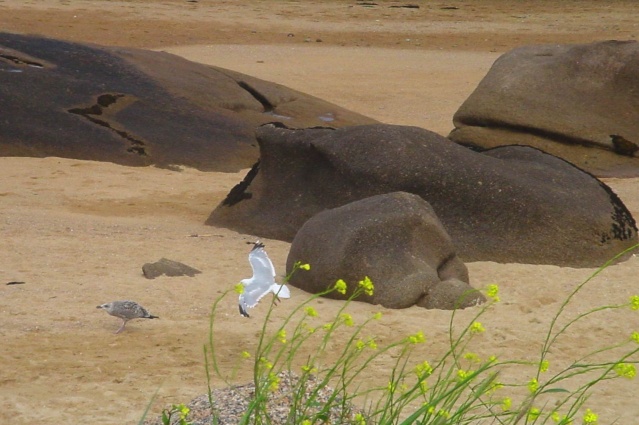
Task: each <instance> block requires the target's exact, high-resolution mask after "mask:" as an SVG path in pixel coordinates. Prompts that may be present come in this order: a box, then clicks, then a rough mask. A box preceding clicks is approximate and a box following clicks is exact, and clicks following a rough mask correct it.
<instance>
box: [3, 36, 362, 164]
mask: <svg viewBox="0 0 639 425" xmlns="http://www.w3.org/2000/svg"><path fill="white" fill-rule="evenodd" d="M0 111H2V125H0V155H1V156H28V157H47V156H58V157H64V158H73V159H84V160H95V161H108V162H114V163H117V164H122V165H129V166H144V165H156V166H160V167H171V166H180V165H184V166H188V167H193V168H197V169H200V170H203V171H223V172H237V171H239V170H241V169H243V168H248V167H250V166H251V165H252V164H253V163H254V162H255V161H256V160H257V158H258V157H259V152H258V148H257V143H256V141H255V128H256V127H257V126H259V125H261V124H264V123H267V122H272V121H282V122H287V123H289V124H290V125H292V126H296V127H313V126H318V125H330V126H333V127H340V126H344V125H353V124H364V123H372V122H375V121H374V120H373V119H371V118H366V117H364V116H362V115H359V114H356V113H354V112H350V111H348V110H346V109H343V108H340V107H338V106H336V105H333V104H330V103H328V102H325V101H323V100H321V99H318V98H316V97H313V96H310V95H307V94H304V93H300V92H298V91H295V90H292V89H289V88H287V87H284V86H282V85H279V84H275V83H270V82H267V81H263V80H260V79H257V78H253V77H250V76H248V75H244V74H240V73H238V72H234V71H230V70H225V69H222V68H218V67H214V66H208V65H203V64H199V63H195V62H191V61H188V60H186V59H183V58H181V57H179V56H175V55H171V54H168V53H164V52H155V51H148V50H141V49H132V48H116V47H101V46H96V45H88V44H81V43H71V42H66V41H61V40H55V39H50V38H44V37H38V36H25V35H18V34H9V33H0Z"/></svg>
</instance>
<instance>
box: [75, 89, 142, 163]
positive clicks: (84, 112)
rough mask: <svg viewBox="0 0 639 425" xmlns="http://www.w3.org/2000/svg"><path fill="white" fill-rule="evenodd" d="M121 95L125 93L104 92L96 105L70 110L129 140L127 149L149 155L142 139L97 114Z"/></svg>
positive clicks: (100, 113)
mask: <svg viewBox="0 0 639 425" xmlns="http://www.w3.org/2000/svg"><path fill="white" fill-rule="evenodd" d="M121 97H124V95H123V94H103V95H100V96H98V98H97V101H96V104H94V105H91V106H89V107H87V108H71V109H69V110H68V111H69V112H70V113H72V114H76V115H80V116H82V117H84V118H86V119H88V120H89V121H91V122H92V123H94V124H97V125H100V126H102V127H106V128H108V129H109V130H111V131H113V132H114V133H116V134H117V135H118V136H120V137H122V138H123V139H125V140H127V141H128V142H129V143H130V145H131V146H130V147H129V148H128V149H127V150H126V151H127V152H130V153H133V154H137V155H140V156H148V153H147V152H146V148H145V143H144V142H143V141H142V140H140V139H138V138H136V137H134V136H132V135H130V134H129V133H128V132H126V131H124V130H119V129H117V128H115V127H114V126H113V125H111V123H109V122H108V121H106V120H104V119H98V118H96V116H100V115H102V114H103V112H104V109H105V108H108V107H109V106H111V105H113V104H115V103H116V102H117V100H118V99H119V98H121Z"/></svg>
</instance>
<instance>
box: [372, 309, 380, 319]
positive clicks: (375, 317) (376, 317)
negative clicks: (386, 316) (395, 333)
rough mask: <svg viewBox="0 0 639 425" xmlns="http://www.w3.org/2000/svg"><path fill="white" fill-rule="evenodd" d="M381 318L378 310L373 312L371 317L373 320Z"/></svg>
mask: <svg viewBox="0 0 639 425" xmlns="http://www.w3.org/2000/svg"><path fill="white" fill-rule="evenodd" d="M381 318H382V313H380V312H379V311H378V312H377V313H375V314H373V319H375V320H379V319H381Z"/></svg>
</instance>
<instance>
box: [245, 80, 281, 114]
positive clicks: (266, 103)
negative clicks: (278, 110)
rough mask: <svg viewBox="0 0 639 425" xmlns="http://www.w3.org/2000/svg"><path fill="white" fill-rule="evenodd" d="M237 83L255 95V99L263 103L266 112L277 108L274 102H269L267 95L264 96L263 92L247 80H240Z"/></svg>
mask: <svg viewBox="0 0 639 425" xmlns="http://www.w3.org/2000/svg"><path fill="white" fill-rule="evenodd" d="M237 84H238V85H239V86H240V87H242V88H243V89H244V90H246V91H247V92H249V94H250V95H251V96H253V97H254V98H255V100H257V101H258V102H260V103H261V104H262V107H263V108H264V112H273V110H274V109H275V106H273V104H271V102H269V100H268V99H267V98H266V96H264V95H263V94H262V93H260V92H259V91H257V90H256V89H255V87H252V86H251V85H250V84H248V83H247V82H246V81H238V82H237Z"/></svg>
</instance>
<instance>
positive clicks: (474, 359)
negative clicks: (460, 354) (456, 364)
mask: <svg viewBox="0 0 639 425" xmlns="http://www.w3.org/2000/svg"><path fill="white" fill-rule="evenodd" d="M464 358H465V359H466V360H468V361H470V362H473V363H479V362H480V361H481V359H480V358H479V356H478V355H477V354H476V353H471V352H468V353H466V354H464Z"/></svg>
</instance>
